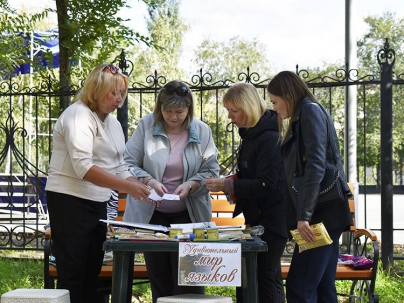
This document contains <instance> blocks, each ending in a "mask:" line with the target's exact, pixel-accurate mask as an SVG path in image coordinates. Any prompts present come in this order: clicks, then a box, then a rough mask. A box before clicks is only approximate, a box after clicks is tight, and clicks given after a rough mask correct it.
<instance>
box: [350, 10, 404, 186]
mask: <svg viewBox="0 0 404 303" xmlns="http://www.w3.org/2000/svg"><path fill="white" fill-rule="evenodd" d="M365 22H366V23H367V25H368V27H369V29H368V31H367V32H366V33H365V34H364V36H363V37H362V38H361V39H359V40H358V70H359V71H360V72H361V74H360V75H359V76H358V78H363V79H365V80H366V79H368V76H367V75H374V76H376V77H378V78H379V77H380V65H379V64H378V61H377V54H378V53H379V51H380V50H382V49H383V48H384V47H385V46H387V44H386V38H388V44H389V45H388V46H389V48H391V49H393V50H394V51H395V58H403V56H404V47H403V45H404V35H403V32H404V19H401V18H395V14H394V13H391V12H386V13H384V14H383V15H381V16H368V17H366V18H365ZM403 67H404V62H403V61H400V60H396V61H395V63H394V66H393V70H394V71H395V76H396V78H399V79H402V70H403ZM400 74H401V76H400ZM403 98H404V92H403V88H401V86H400V85H398V86H397V87H396V88H395V91H394V92H393V151H394V152H393V157H394V165H395V167H394V169H395V170H399V169H401V168H402V167H401V166H402V162H403V161H402V159H403V158H404V138H403V133H402V131H401V129H400V128H398V127H396V126H397V125H400V123H401V121H403V119H404V104H403V102H401V101H402V99H403ZM381 106H382V105H381V104H380V87H379V86H373V87H369V86H368V87H367V94H366V98H365V96H364V95H363V94H361V93H360V92H358V117H359V119H358V148H359V150H358V164H359V165H360V166H363V167H365V166H366V167H373V168H374V175H375V176H376V177H375V179H376V181H377V180H378V176H379V173H378V170H379V167H380V156H381V155H380V150H381V148H380V135H381V134H380V107H381ZM364 114H366V116H365V115H364ZM365 140H366V142H365ZM365 144H366V152H365V151H364V150H363V146H365ZM362 174H363V172H362Z"/></svg>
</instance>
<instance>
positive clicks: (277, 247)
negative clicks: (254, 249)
mask: <svg viewBox="0 0 404 303" xmlns="http://www.w3.org/2000/svg"><path fill="white" fill-rule="evenodd" d="M260 238H261V240H263V241H265V242H266V243H267V246H268V251H266V252H260V253H258V257H257V272H258V299H259V300H258V302H260V303H284V302H285V292H284V290H283V282H282V271H281V257H282V254H283V252H284V249H285V245H286V240H287V239H286V238H284V237H281V236H280V235H278V234H276V233H274V232H272V231H269V230H266V231H265V233H264V234H262V236H261V237H260ZM236 295H237V303H243V291H242V288H241V287H237V288H236ZM244 303H248V302H244Z"/></svg>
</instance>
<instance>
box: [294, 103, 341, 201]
mask: <svg viewBox="0 0 404 303" xmlns="http://www.w3.org/2000/svg"><path fill="white" fill-rule="evenodd" d="M319 106H320V108H321V109H322V110H323V112H324V111H325V110H324V109H323V108H322V106H321V105H319ZM324 114H325V117H326V119H327V145H328V143H329V144H330V146H331V153H332V157H333V160H334V163H337V161H336V158H335V155H336V151H335V148H336V147H335V146H334V145H333V144H332V143H331V141H330V132H329V129H330V127H331V125H330V123H331V121H330V120H329V118H328V115H327V114H326V113H324ZM297 132H300V133H299V134H298V135H297V138H299V137H300V135H301V130H300V120H299V121H298V130H297ZM296 146H297V152H296V156H297V161H296V170H297V171H296V172H295V175H296V176H297V177H295V178H293V181H292V190H293V192H294V193H295V194H296V197H295V201H297V200H298V195H299V191H300V187H301V184H302V181H303V175H304V165H303V159H299V155H300V152H299V150H300V143H299V140H297V142H296ZM342 181H343V177H342V176H341V174H340V171H339V169H338V167H337V164H334V165H333V167H326V169H325V173H324V177H323V180H321V182H320V193H319V197H318V201H317V208H321V207H326V206H328V205H330V204H333V203H338V202H346V201H347V199H348V196H347V194H346V192H345V190H344V189H343V187H342V184H341V182H342ZM344 182H345V181H344Z"/></svg>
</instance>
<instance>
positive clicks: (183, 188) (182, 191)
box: [174, 182, 191, 200]
mask: <svg viewBox="0 0 404 303" xmlns="http://www.w3.org/2000/svg"><path fill="white" fill-rule="evenodd" d="M190 191H191V185H190V183H188V182H184V183H182V184H180V185H178V187H177V189H176V190H175V191H174V195H179V196H180V200H183V199H185V198H186V196H188V195H189V193H190Z"/></svg>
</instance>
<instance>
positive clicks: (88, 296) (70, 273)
mask: <svg viewBox="0 0 404 303" xmlns="http://www.w3.org/2000/svg"><path fill="white" fill-rule="evenodd" d="M46 197H47V206H48V210H49V219H50V225H51V233H52V252H53V255H54V256H55V257H56V267H57V270H58V283H57V288H59V289H68V290H69V291H70V301H71V303H98V302H99V299H98V298H97V281H98V275H99V273H100V271H101V267H102V261H103V258H104V252H103V243H104V241H105V239H106V231H107V229H106V224H105V223H102V222H100V221H99V220H100V219H106V217H107V212H106V203H100V202H95V201H90V200H86V199H82V198H78V197H74V196H70V195H66V194H60V193H55V192H50V191H48V192H47V196H46Z"/></svg>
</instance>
